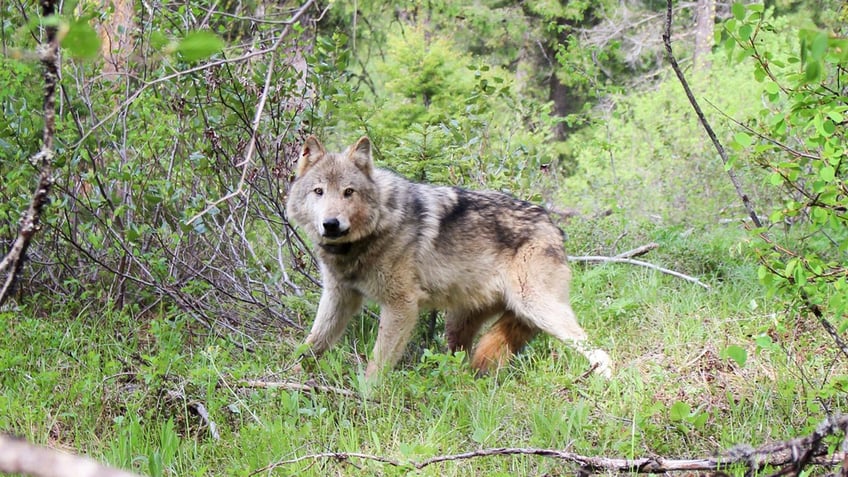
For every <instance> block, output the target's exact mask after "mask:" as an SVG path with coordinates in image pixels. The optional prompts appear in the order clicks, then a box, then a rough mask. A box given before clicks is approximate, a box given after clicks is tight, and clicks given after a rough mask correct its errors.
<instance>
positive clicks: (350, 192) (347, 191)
mask: <svg viewBox="0 0 848 477" xmlns="http://www.w3.org/2000/svg"><path fill="white" fill-rule="evenodd" d="M352 195H353V188H351V187H348V188H347V189H345V190H344V196H345V197H350V196H352Z"/></svg>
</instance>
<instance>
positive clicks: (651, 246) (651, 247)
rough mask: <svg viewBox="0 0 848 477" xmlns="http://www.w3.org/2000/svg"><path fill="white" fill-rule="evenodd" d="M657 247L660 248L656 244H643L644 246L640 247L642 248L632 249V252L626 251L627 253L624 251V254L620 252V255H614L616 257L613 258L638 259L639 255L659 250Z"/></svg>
mask: <svg viewBox="0 0 848 477" xmlns="http://www.w3.org/2000/svg"><path fill="white" fill-rule="evenodd" d="M659 246H660V245H659V244H658V243H656V242H651V243H647V244H645V245H642V246H639V247H636V248H634V249H632V250H628V251H626V252H621V253H620V254H618V255H616V256H615V257H613V258H633V257H639V256H641V255H645V254H646V253H648V252H650V251H651V250H654V249H657V248H659Z"/></svg>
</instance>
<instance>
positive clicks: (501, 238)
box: [437, 188, 550, 250]
mask: <svg viewBox="0 0 848 477" xmlns="http://www.w3.org/2000/svg"><path fill="white" fill-rule="evenodd" d="M454 191H455V192H456V202H455V203H454V204H453V207H451V208H450V209H449V210H448V211H447V213H446V214H444V216H442V218H441V220H440V221H439V235H438V239H437V240H439V241H440V242H442V243H444V244H445V245H448V244H450V242H451V241H452V240H455V239H456V238H457V237H462V238H466V239H469V240H474V238H475V237H479V236H488V237H491V239H492V240H494V241H495V242H497V243H498V244H499V245H501V246H502V247H504V248H507V249H512V250H517V249H518V248H520V247H521V246H522V245H524V244H525V243H527V241H529V240H530V239H531V238H532V237H533V236H534V234H537V233H538V232H539V226H540V224H543V223H550V218H549V217H548V214H547V212H545V209H543V208H542V207H539V206H537V205H533V204H531V203H529V202H525V201H522V200H518V199H515V198H513V197H510V196H508V195H506V194H501V193H494V192H473V191H468V190H465V189H460V188H454Z"/></svg>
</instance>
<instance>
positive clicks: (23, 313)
mask: <svg viewBox="0 0 848 477" xmlns="http://www.w3.org/2000/svg"><path fill="white" fill-rule="evenodd" d="M582 233H584V232H582V231H581V230H573V231H570V234H571V240H570V241H569V242H570V245H572V247H571V248H572V249H573V248H579V247H573V245H574V244H579V243H589V242H581V241H580V236H581V234H582ZM613 238H614V237H613ZM737 238H738V237H736V236H734V235H733V234H732V233H730V232H728V231H726V230H725V231H721V230H720V231H714V232H712V233H699V234H698V236H697V237H696V238H693V237H692V235H691V234H686V233H685V231H683V230H677V229H670V230H669V229H660V228H657V229H653V230H652V229H650V228H647V229H645V230H643V231H641V232H640V233H639V234H638V235H637V234H634V236H633V237H627V238H625V240H623V241H622V243H620V244H619V248H620V250H624V249H627V248H629V247H630V246H631V245H638V244H640V243H644V242H645V241H647V240H656V241H658V242H659V243H660V245H661V247H660V249H658V250H656V251H654V252H652V253H651V255H649V256H648V257H643V258H645V259H646V260H649V261H651V262H653V263H657V264H661V265H665V266H668V267H672V268H676V269H678V270H680V271H683V272H685V273H689V274H693V275H697V276H699V277H700V278H703V279H705V280H707V281H709V282H710V283H711V284H712V285H713V288H712V289H711V290H704V289H702V288H700V287H698V286H695V285H693V284H690V283H687V282H684V281H682V280H679V279H676V278H673V277H670V276H667V275H663V274H659V273H658V272H655V271H651V270H648V269H644V268H639V267H634V266H630V265H621V264H602V265H583V264H575V265H574V271H575V280H574V284H573V292H572V295H573V296H572V301H573V304H574V308H575V311H576V312H577V314H578V316H579V318H580V319H581V321H582V323H583V324H584V327H585V328H586V330H587V331H588V332H589V334H590V336H592V337H593V339H594V341H595V342H596V343H597V344H598V345H600V346H602V347H603V348H605V349H607V350H608V351H609V352H610V354H611V356H612V358H613V360H614V361H615V365H616V373H615V376H614V378H613V379H612V380H610V381H605V380H603V379H601V378H598V377H595V376H589V377H585V378H582V379H580V376H581V375H582V374H583V373H584V371H585V370H586V369H587V366H588V363H587V362H586V361H585V359H584V358H583V357H582V356H580V355H579V354H578V353H575V352H572V351H571V350H569V349H568V348H567V347H566V346H564V345H563V344H562V343H559V342H557V341H556V340H553V339H549V338H546V337H540V338H538V339H536V340H535V341H533V342H532V343H531V344H530V345H529V346H528V347H527V349H526V350H525V352H524V353H523V354H522V355H520V356H519V357H518V358H517V359H516V360H514V361H513V363H512V364H511V366H509V367H508V368H506V369H504V370H502V371H501V372H499V373H498V374H497V375H494V376H489V377H485V378H480V379H478V378H475V377H474V376H473V374H472V373H471V372H470V371H469V369H468V367H467V365H466V363H465V362H463V360H462V356H449V355H446V354H444V353H443V349H444V346H443V342H442V339H441V338H438V339H437V340H436V342H435V344H434V345H433V346H432V348H426V347H423V346H421V344H420V342H423V340H417V342H416V344H415V345H414V346H411V347H410V351H409V352H408V353H407V357H406V359H405V361H404V362H403V363H402V365H401V366H400V367H399V368H398V370H396V371H395V372H393V373H391V374H390V375H389V376H388V377H387V379H386V381H385V382H384V383H383V384H382V385H381V386H378V387H376V388H373V389H371V390H370V392H368V393H367V396H368V398H367V399H366V398H364V397H359V398H351V397H346V396H342V395H338V394H332V393H305V392H296V391H285V390H267V389H247V388H241V387H239V381H240V380H242V379H265V380H269V381H278V380H287V379H298V378H297V377H295V376H290V375H289V368H290V366H291V365H292V364H293V359H292V357H293V356H294V355H295V351H296V348H297V343H298V342H299V340H301V339H302V338H303V335H304V333H303V332H298V333H294V332H291V330H278V329H274V330H268V331H267V333H266V334H264V335H262V336H258V337H256V339H257V342H258V344H257V345H256V346H255V349H254V351H253V352H245V351H243V350H241V349H239V348H238V347H236V346H235V345H233V344H232V343H230V342H228V341H227V340H226V339H222V338H221V337H215V336H210V335H208V334H206V331H205V330H204V329H202V328H201V327H199V326H197V325H196V324H194V323H193V322H192V321H191V319H190V318H186V317H185V316H183V315H181V314H179V313H177V312H174V311H172V310H168V309H159V310H156V312H155V313H152V314H148V315H144V316H134V314H133V313H132V311H131V310H129V311H123V312H119V311H116V310H114V309H112V308H110V307H109V306H105V305H98V306H94V305H91V306H88V307H85V308H83V309H80V310H73V311H72V310H71V309H70V307H69V306H66V307H64V308H62V307H56V308H51V307H50V306H48V305H45V304H46V303H51V301H50V300H49V299H45V298H44V297H41V298H39V299H38V300H32V301H31V302H30V303H29V304H26V305H22V306H21V308H20V309H17V310H14V311H5V312H2V313H0V323H2V326H3V328H4V332H2V333H0V430H2V431H4V432H10V433H14V434H17V435H20V436H22V437H25V438H27V439H29V440H31V441H33V442H36V443H39V444H45V445H49V446H52V447H58V448H62V449H67V450H71V451H75V452H81V453H85V454H88V455H90V456H92V457H94V458H96V459H99V460H102V461H104V462H107V463H110V464H112V465H116V466H120V467H124V468H127V469H133V470H135V471H138V472H141V473H145V474H149V475H154V476H159V475H248V474H250V473H251V472H252V471H254V470H256V469H260V468H262V467H263V466H266V465H268V464H270V463H272V462H276V461H279V460H288V459H296V458H298V457H302V456H306V455H310V454H317V453H322V452H359V453H364V454H373V455H377V456H383V457H385V458H388V459H392V460H395V461H401V462H405V461H410V460H411V461H421V460H424V459H427V458H429V457H433V456H436V455H443V454H451V453H459V452H465V451H469V450H475V449H481V448H488V447H541V448H552V449H560V450H567V451H571V452H577V453H581V454H586V455H596V456H611V457H640V456H649V455H661V456H665V457H680V458H682V457H705V456H710V455H714V454H715V453H717V452H720V451H722V450H724V449H727V448H730V447H732V446H734V445H736V444H740V443H745V444H752V445H758V444H761V443H763V442H767V441H769V440H779V439H786V438H789V437H793V436H797V435H800V434H802V433H806V432H809V431H810V430H811V429H812V428H813V427H814V426H815V425H816V424H817V423H818V422H819V421H820V420H821V419H822V418H823V417H824V415H825V413H824V410H823V406H822V404H823V403H824V404H827V405H829V406H831V407H832V408H834V409H839V408H840V407H842V408H844V405H845V398H844V393H835V394H831V395H827V393H826V390H827V386H825V384H824V383H825V382H826V381H827V379H828V377H829V376H833V375H834V374H837V375H838V374H842V375H844V374H846V370H845V369H844V364H843V365H840V366H841V368H840V367H836V368H835V369H834V363H835V362H837V361H836V359H835V355H834V353H833V351H832V348H833V346H832V345H831V343H829V341H828V338H827V337H826V336H825V335H824V334H823V333H822V332H821V331H820V330H819V329H818V328H817V324H816V323H814V322H806V321H804V320H800V319H797V318H796V317H786V316H783V314H782V311H781V309H779V308H778V306H777V304H776V303H773V302H772V301H771V299H769V298H768V297H765V296H764V295H763V292H762V291H761V289H760V288H759V287H758V286H757V285H756V284H755V283H756V280H755V276H754V271H755V269H754V266H753V265H752V264H751V263H750V262H749V258H748V257H745V256H744V254H742V253H737V252H734V244H735V243H737ZM628 241H629V243H628ZM596 243H597V242H596ZM570 252H572V253H573V254H580V253H583V252H588V250H584V251H581V250H570ZM304 308H305V310H304V313H305V315H304V316H303V319H304V324H305V325H308V324H309V323H310V322H311V316H307V315H308V313H310V311H309V310H308V309H309V308H312V306H306V307H304ZM763 336H769V337H770V339H771V340H772V341H771V342H772V345H770V346H757V345H755V342H756V340H757V338H758V337H759V338H762V337H763ZM373 339H374V323H373V319H372V318H369V317H367V316H366V317H363V318H360V319H357V320H355V322H354V324H353V325H352V326H351V328H350V330H349V332H348V333H347V335H346V337H345V339H344V342H343V343H342V344H341V345H340V346H339V347H337V348H336V349H334V350H333V351H331V352H329V353H328V354H327V355H326V356H325V357H324V358H322V359H321V360H319V361H318V363H317V365H316V369H315V376H314V378H315V380H316V381H317V382H319V383H323V384H327V385H331V386H335V387H340V388H345V389H350V390H354V391H363V390H365V385H364V383H363V381H362V377H361V375H362V369H363V365H364V362H363V357H362V354H364V353H365V350H368V349H370V346H371V344H372V343H373ZM759 342H760V343H761V344H762V343H766V341H759ZM731 345H735V346H737V347H740V348H742V349H744V350H745V351H746V356H745V358H746V359H745V360H744V362H743V363H741V364H740V363H739V362H737V361H734V360H733V359H732V358H730V357H729V356H727V354H726V351H725V350H726V349H727V348H728V346H731ZM169 391H176V392H177V394H178V395H177V396H176V397H175V395H174V393H173V392H171V393H169ZM360 396H365V394H364V393H361V394H360ZM195 402H200V403H202V404H203V405H204V406H205V407H206V408H207V409H208V411H209V413H210V416H211V419H212V420H213V421H214V422H215V423H216V424H217V426H218V429H219V431H220V433H221V439H220V440H214V439H212V438H211V436H210V433H209V431H208V429H206V428H205V427H204V425H203V424H202V422H201V421H200V419H199V418H198V417H197V415H196V414H195V413H194V412H193V411H192V409H193V405H194V403H195ZM574 470H575V468H574V467H573V466H572V465H571V464H563V463H562V462H560V461H557V460H554V459H550V458H543V457H522V456H496V457H486V458H477V459H473V460H465V461H457V462H447V463H441V464H435V465H432V466H429V467H426V468H424V469H422V470H420V471H412V470H410V469H409V468H407V467H393V466H391V465H388V464H384V463H379V462H375V461H370V460H361V459H354V458H352V459H350V460H348V461H346V462H345V461H339V460H336V459H322V460H312V459H306V460H303V461H300V462H297V463H293V464H289V465H286V466H283V467H280V468H278V469H277V470H275V471H273V472H271V474H273V475H321V476H323V475H328V474H338V475H371V474H374V475H389V476H391V475H407V474H409V473H412V474H414V475H439V476H441V475H448V476H450V475H569V474H573V473H574ZM261 475H267V473H263V474H261Z"/></svg>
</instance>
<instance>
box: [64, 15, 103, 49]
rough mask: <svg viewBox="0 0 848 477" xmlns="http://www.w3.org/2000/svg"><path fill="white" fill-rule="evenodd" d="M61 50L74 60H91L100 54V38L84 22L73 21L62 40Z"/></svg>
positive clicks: (92, 28)
mask: <svg viewBox="0 0 848 477" xmlns="http://www.w3.org/2000/svg"><path fill="white" fill-rule="evenodd" d="M62 48H65V49H66V50H68V52H69V53H70V54H71V56H73V57H75V58H93V57H95V56H97V53H98V52H100V37H98V36H97V32H96V31H95V30H94V27H92V26H91V25H89V24H88V22H86V21H74V22H71V23H70V25H68V32H67V33H66V34H65V36H64V37H63V38H62Z"/></svg>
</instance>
